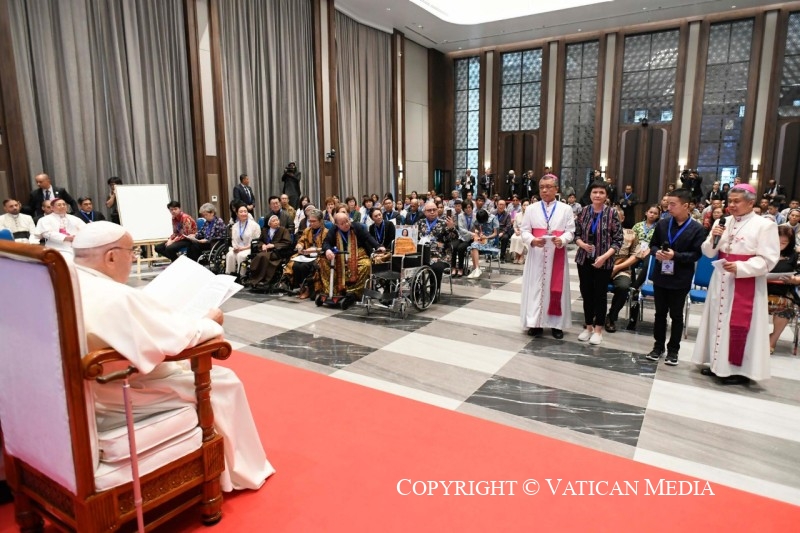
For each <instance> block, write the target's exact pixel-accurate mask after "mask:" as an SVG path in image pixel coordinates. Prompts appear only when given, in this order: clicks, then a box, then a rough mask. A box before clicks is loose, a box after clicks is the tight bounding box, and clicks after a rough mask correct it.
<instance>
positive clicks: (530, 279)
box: [520, 174, 575, 339]
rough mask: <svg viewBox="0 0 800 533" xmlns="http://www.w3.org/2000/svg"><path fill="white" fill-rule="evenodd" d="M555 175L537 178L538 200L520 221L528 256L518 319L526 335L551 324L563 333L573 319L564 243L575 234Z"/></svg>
mask: <svg viewBox="0 0 800 533" xmlns="http://www.w3.org/2000/svg"><path fill="white" fill-rule="evenodd" d="M556 193H558V178H556V177H555V176H554V175H552V174H546V175H544V176H542V178H541V180H539V195H540V197H541V201H539V202H536V203H535V204H532V205H530V206H528V209H526V210H525V214H524V215H523V219H522V224H521V225H520V231H521V235H520V236H521V237H522V241H523V242H524V243H525V246H529V248H528V259H527V261H526V262H525V271H524V274H523V277H522V301H521V303H520V319H521V321H522V327H523V328H528V335H531V336H533V337H540V336H541V335H542V328H551V329H552V333H553V337H555V338H556V339H561V338H563V337H564V332H563V330H564V328H566V327H567V326H569V325H570V324H571V323H572V312H571V307H570V304H571V301H570V296H569V270H568V268H569V266H568V265H569V261H567V248H566V246H567V244H568V243H570V242H572V239H573V238H574V236H575V218H574V216H573V215H572V209H571V208H570V207H569V206H568V205H567V204H565V203H562V202H559V201H558V200H556Z"/></svg>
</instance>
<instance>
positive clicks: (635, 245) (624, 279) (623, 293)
mask: <svg viewBox="0 0 800 533" xmlns="http://www.w3.org/2000/svg"><path fill="white" fill-rule="evenodd" d="M616 209H617V214H618V215H619V220H620V222H621V223H622V222H624V221H625V212H624V211H623V210H622V209H620V208H619V207H617V208H616ZM649 254H650V250H649V249H647V250H645V249H643V248H642V246H641V245H640V243H639V237H638V236H637V235H636V232H635V231H633V229H628V228H626V227H625V226H623V227H622V247H621V248H620V249H619V250H618V251H617V253H616V254H615V255H614V268H612V269H611V283H612V285H614V297H613V299H612V300H611V307H610V308H609V310H608V314H607V315H606V324H605V329H606V331H607V332H609V333H614V332H615V331H617V325H616V322H617V318H618V317H619V312H620V311H621V310H622V308H623V306H624V305H625V302H627V301H628V296H629V294H630V291H629V289H630V288H631V283H632V275H633V267H634V265H636V263H638V262H639V261H640V260H642V259H643V258H645V257H647V256H648V255H649Z"/></svg>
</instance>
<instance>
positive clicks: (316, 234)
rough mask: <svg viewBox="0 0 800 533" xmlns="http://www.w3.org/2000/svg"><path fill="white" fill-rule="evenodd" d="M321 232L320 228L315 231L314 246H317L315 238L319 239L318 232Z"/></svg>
mask: <svg viewBox="0 0 800 533" xmlns="http://www.w3.org/2000/svg"><path fill="white" fill-rule="evenodd" d="M320 231H322V226H320V228H319V229H318V230H316V231H314V244H315V245H316V244H317V238H318V237H319V232H320Z"/></svg>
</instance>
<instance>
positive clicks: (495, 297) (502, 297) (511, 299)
mask: <svg viewBox="0 0 800 533" xmlns="http://www.w3.org/2000/svg"><path fill="white" fill-rule="evenodd" d="M521 297H522V293H520V292H516V291H514V292H512V291H492V292H490V293H489V294H486V295H484V296H482V297H481V298H480V299H481V300H492V301H493V302H505V303H510V304H517V305H519V302H520V299H521Z"/></svg>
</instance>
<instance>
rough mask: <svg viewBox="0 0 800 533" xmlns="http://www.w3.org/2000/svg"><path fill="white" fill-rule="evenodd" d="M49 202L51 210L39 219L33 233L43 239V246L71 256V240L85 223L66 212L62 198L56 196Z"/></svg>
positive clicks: (65, 203)
mask: <svg viewBox="0 0 800 533" xmlns="http://www.w3.org/2000/svg"><path fill="white" fill-rule="evenodd" d="M51 203H52V205H53V212H52V213H50V214H49V215H45V216H43V217H42V218H40V219H39V222H37V223H36V229H35V230H34V233H35V234H36V235H40V236H41V237H42V239H44V240H45V246H49V247H50V248H54V249H56V250H58V251H59V252H61V253H62V254H63V255H65V256H67V257H68V258H72V241H73V240H74V239H75V236H76V235H77V234H78V233H79V232H80V231H81V230H82V229H83V228H84V227H85V226H86V223H85V222H84V221H83V220H81V219H79V218H78V217H76V216H74V215H69V214H67V202H66V201H65V200H64V199H63V198H56V199H55V200H52V202H51Z"/></svg>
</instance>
